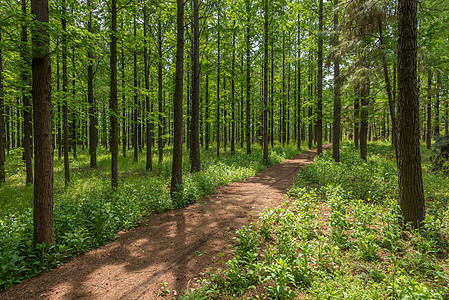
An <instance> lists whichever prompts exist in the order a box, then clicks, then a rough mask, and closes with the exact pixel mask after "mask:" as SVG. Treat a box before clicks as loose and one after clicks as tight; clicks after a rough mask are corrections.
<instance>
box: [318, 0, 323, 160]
mask: <svg viewBox="0 0 449 300" xmlns="http://www.w3.org/2000/svg"><path fill="white" fill-rule="evenodd" d="M318 20H319V21H318V79H317V80H318V84H317V85H318V86H317V88H318V90H317V104H318V105H317V120H316V132H317V135H316V142H317V154H318V155H320V154H321V153H322V152H323V34H324V32H323V0H320V3H319V10H318Z"/></svg>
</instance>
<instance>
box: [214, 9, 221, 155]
mask: <svg viewBox="0 0 449 300" xmlns="http://www.w3.org/2000/svg"><path fill="white" fill-rule="evenodd" d="M217 44H218V45H217V114H216V116H215V119H216V122H217V123H216V128H215V130H216V134H215V138H216V139H217V140H216V142H217V157H219V156H220V2H218V18H217Z"/></svg>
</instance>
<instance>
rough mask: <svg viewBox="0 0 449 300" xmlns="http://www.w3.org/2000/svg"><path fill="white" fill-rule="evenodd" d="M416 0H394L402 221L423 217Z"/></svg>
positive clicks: (416, 223)
mask: <svg viewBox="0 0 449 300" xmlns="http://www.w3.org/2000/svg"><path fill="white" fill-rule="evenodd" d="M417 2H418V1H417V0H399V1H398V117H399V118H398V121H399V134H398V152H399V155H398V157H399V160H398V177H399V194H398V195H399V197H398V202H399V205H400V208H401V211H402V215H403V217H404V222H405V223H409V222H410V223H411V224H412V226H414V227H418V226H420V225H421V224H422V221H423V220H424V217H425V202H424V189H423V182H422V170H421V152H420V148H419V147H420V146H419V100H418V91H417V84H416V60H417V58H416V56H417V23H418V21H417V16H416V15H417Z"/></svg>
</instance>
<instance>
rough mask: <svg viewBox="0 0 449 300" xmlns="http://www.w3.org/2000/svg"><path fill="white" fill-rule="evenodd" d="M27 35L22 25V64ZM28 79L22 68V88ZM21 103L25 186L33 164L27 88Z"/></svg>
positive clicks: (30, 181) (25, 7) (24, 56)
mask: <svg viewBox="0 0 449 300" xmlns="http://www.w3.org/2000/svg"><path fill="white" fill-rule="evenodd" d="M22 14H23V15H24V16H26V14H27V5H26V0H22ZM27 54H28V34H27V26H26V25H22V51H21V56H22V60H23V62H24V63H25V64H26V63H27V60H28V57H27V56H28V55H27ZM29 80H30V77H29V73H28V68H26V69H25V68H24V69H23V70H22V84H23V85H24V86H28V83H29ZM22 102H23V107H24V110H23V158H24V160H25V168H26V179H25V182H26V184H27V185H29V184H32V183H33V163H32V161H31V157H32V154H31V144H32V142H31V135H32V128H31V127H32V126H33V125H32V120H31V114H32V108H31V103H30V98H29V97H28V88H25V87H24V88H23V89H22Z"/></svg>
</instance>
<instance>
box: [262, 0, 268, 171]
mask: <svg viewBox="0 0 449 300" xmlns="http://www.w3.org/2000/svg"><path fill="white" fill-rule="evenodd" d="M268 35H269V33H268V0H264V37H265V38H264V60H263V162H264V163H265V165H266V166H268Z"/></svg>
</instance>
